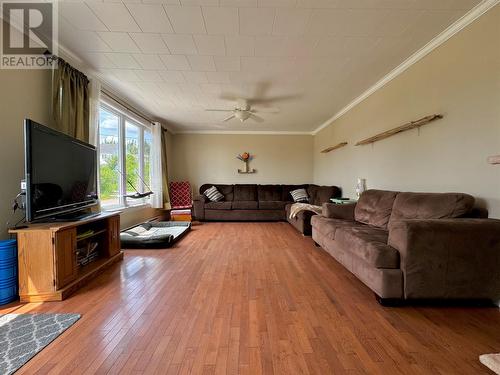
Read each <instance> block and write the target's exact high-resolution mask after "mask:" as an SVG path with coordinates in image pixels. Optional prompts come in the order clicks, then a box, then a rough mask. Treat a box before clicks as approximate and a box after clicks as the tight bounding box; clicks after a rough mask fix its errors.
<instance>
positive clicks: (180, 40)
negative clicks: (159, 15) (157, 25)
mask: <svg viewBox="0 0 500 375" xmlns="http://www.w3.org/2000/svg"><path fill="white" fill-rule="evenodd" d="M162 36H163V40H164V41H165V43H166V44H167V46H168V49H169V50H170V52H171V53H173V54H178V55H183V54H184V55H195V54H197V53H198V52H197V50H196V46H195V44H194V41H193V37H192V36H191V35H180V34H163V35H162Z"/></svg>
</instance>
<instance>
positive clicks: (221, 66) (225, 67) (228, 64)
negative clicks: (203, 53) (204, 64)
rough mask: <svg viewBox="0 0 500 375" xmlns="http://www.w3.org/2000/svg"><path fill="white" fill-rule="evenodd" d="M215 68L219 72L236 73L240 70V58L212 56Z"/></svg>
mask: <svg viewBox="0 0 500 375" xmlns="http://www.w3.org/2000/svg"><path fill="white" fill-rule="evenodd" d="M214 61H215V66H216V68H217V71H219V72H237V71H239V70H240V58H239V57H233V56H214Z"/></svg>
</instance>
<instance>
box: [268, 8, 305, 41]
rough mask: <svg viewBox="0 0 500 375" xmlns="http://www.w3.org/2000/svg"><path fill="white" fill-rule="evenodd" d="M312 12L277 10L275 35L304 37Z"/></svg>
mask: <svg viewBox="0 0 500 375" xmlns="http://www.w3.org/2000/svg"><path fill="white" fill-rule="evenodd" d="M310 14H311V11H310V10H308V9H287V8H281V9H276V20H275V21H274V28H273V34H274V35H303V34H304V33H305V31H306V25H307V21H308V20H309V17H310Z"/></svg>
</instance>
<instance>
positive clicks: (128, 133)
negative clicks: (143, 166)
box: [125, 121, 142, 203]
mask: <svg viewBox="0 0 500 375" xmlns="http://www.w3.org/2000/svg"><path fill="white" fill-rule="evenodd" d="M139 135H140V133H139V127H138V126H137V125H134V124H132V123H131V122H129V121H126V122H125V161H126V171H127V187H126V191H127V195H129V194H134V193H136V189H137V191H139V192H142V184H141V179H140V178H139V176H140V163H139ZM127 201H129V202H130V203H133V202H134V199H130V198H127Z"/></svg>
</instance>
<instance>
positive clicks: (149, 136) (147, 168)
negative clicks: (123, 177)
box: [143, 130, 153, 190]
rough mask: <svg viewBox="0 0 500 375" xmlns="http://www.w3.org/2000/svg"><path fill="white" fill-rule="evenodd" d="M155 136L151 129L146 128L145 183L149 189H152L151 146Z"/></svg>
mask: <svg viewBox="0 0 500 375" xmlns="http://www.w3.org/2000/svg"><path fill="white" fill-rule="evenodd" d="M152 145H153V136H152V134H151V131H149V130H144V148H143V150H144V183H145V185H146V186H145V188H146V189H147V190H150V189H151V147H152Z"/></svg>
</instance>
